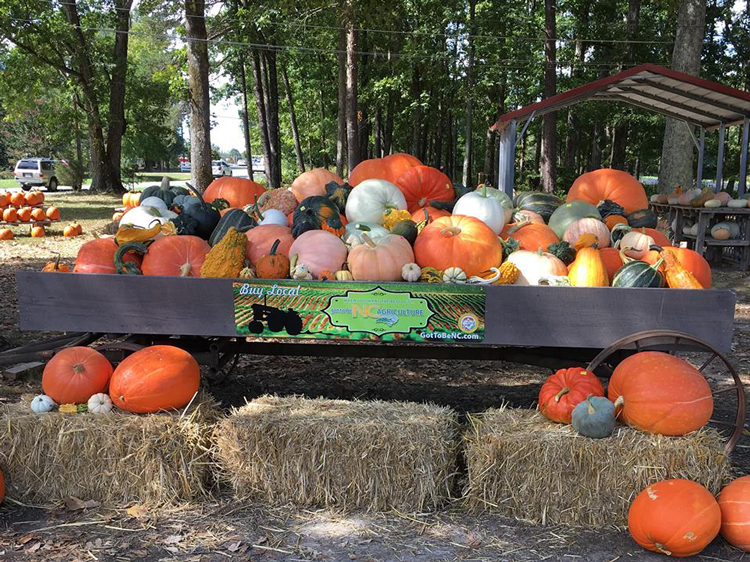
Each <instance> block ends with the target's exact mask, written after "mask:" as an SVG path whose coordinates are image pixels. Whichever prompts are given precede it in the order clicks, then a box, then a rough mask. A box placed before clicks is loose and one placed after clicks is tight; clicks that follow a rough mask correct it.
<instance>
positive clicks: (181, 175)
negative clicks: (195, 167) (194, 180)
mask: <svg viewBox="0 0 750 562" xmlns="http://www.w3.org/2000/svg"><path fill="white" fill-rule="evenodd" d="M164 176H167V177H168V178H169V179H170V180H171V181H185V180H189V179H190V172H144V173H141V174H136V175H135V181H137V182H142V181H144V182H145V181H152V182H154V184H159V183H161V179H162V178H163V177H164Z"/></svg>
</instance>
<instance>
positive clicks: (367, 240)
mask: <svg viewBox="0 0 750 562" xmlns="http://www.w3.org/2000/svg"><path fill="white" fill-rule="evenodd" d="M362 241H363V242H364V243H365V244H367V245H368V246H369V247H370V248H377V247H378V245H377V244H375V242H373V241H372V238H370V237H369V236H367V234H365V233H364V232H363V233H362Z"/></svg>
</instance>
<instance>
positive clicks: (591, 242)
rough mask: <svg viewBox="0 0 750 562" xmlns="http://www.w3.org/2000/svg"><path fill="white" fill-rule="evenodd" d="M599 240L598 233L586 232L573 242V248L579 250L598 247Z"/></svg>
mask: <svg viewBox="0 0 750 562" xmlns="http://www.w3.org/2000/svg"><path fill="white" fill-rule="evenodd" d="M598 242H599V238H597V236H596V234H591V233H590V232H584V233H583V234H581V235H580V236H579V237H578V239H577V240H576V241H575V243H574V244H573V249H574V250H575V251H576V252H578V250H580V249H581V248H596V245H597V244H598Z"/></svg>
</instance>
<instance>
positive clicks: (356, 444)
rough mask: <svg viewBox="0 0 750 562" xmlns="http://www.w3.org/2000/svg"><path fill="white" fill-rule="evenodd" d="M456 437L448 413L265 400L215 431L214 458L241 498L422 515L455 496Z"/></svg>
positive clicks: (402, 406) (397, 405) (420, 407)
mask: <svg viewBox="0 0 750 562" xmlns="http://www.w3.org/2000/svg"><path fill="white" fill-rule="evenodd" d="M457 429H458V425H457V420H456V414H455V412H453V411H452V410H451V409H450V408H447V407H441V406H434V405H427V404H414V403H409V402H382V401H368V402H363V401H352V402H349V401H345V400H325V399H322V398H318V399H308V398H303V397H296V396H292V397H285V398H280V397H276V396H263V397H260V398H257V399H255V400H253V401H252V402H250V403H248V404H246V405H245V406H243V407H242V408H240V409H238V410H234V411H233V412H232V414H231V415H230V416H229V417H228V418H226V419H225V420H223V421H222V422H221V423H220V424H219V425H218V426H217V428H216V431H215V450H216V457H217V462H218V465H219V467H220V470H221V472H222V474H223V477H224V478H225V479H226V480H227V481H228V482H230V483H231V485H232V487H233V489H234V491H235V494H236V495H237V496H239V497H255V498H263V499H265V500H267V501H269V502H270V503H274V504H279V503H289V502H291V503H294V504H298V505H323V506H330V507H337V508H342V509H351V508H363V509H367V510H388V509H391V508H396V509H400V510H403V511H421V510H423V509H425V508H433V507H436V506H438V505H440V504H441V503H442V502H444V501H445V500H446V499H447V498H448V497H449V494H450V490H451V484H452V481H453V477H454V475H455V472H456V457H457V450H458V445H459V443H458V431H457Z"/></svg>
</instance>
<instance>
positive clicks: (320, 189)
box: [290, 168, 344, 224]
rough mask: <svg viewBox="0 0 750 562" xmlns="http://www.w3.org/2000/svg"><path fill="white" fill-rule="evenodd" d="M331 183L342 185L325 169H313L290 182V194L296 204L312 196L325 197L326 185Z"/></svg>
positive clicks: (341, 181) (338, 179) (337, 178)
mask: <svg viewBox="0 0 750 562" xmlns="http://www.w3.org/2000/svg"><path fill="white" fill-rule="evenodd" d="M331 182H336V183H337V184H339V185H342V184H343V183H344V180H342V179H341V178H340V177H338V176H337V175H336V174H334V173H333V172H330V171H328V170H326V169H325V168H313V169H312V170H308V171H307V172H304V173H303V174H300V175H299V176H297V178H296V179H295V180H294V182H292V193H293V194H294V197H295V198H296V199H297V202H298V203H301V202H302V200H303V199H307V198H308V197H312V196H313V195H319V196H325V194H326V185H327V184H329V183H331ZM290 224H291V223H290Z"/></svg>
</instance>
